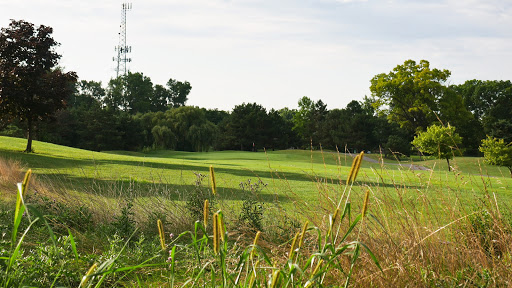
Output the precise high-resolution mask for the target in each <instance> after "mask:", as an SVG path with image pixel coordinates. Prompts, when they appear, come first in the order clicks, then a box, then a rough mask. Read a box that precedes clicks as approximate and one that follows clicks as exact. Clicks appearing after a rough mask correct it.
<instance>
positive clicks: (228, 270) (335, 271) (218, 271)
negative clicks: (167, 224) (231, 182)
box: [169, 154, 380, 287]
mask: <svg viewBox="0 0 512 288" xmlns="http://www.w3.org/2000/svg"><path fill="white" fill-rule="evenodd" d="M362 157H363V154H360V155H358V157H357V158H356V159H355V160H354V164H353V165H352V168H351V170H350V175H351V176H349V177H350V178H349V179H350V182H349V183H350V184H353V182H354V181H355V180H356V176H357V171H358V170H359V169H360V166H361V160H362ZM212 170H213V169H210V171H211V172H212ZM211 179H212V181H211V187H212V190H214V189H215V178H214V177H211ZM351 189H352V186H350V185H346V186H345V191H344V193H343V194H342V195H341V197H340V198H339V200H338V207H337V209H336V210H335V211H332V212H333V214H330V215H329V219H330V227H329V230H328V231H324V230H323V229H322V228H321V227H316V226H311V225H310V224H309V222H308V221H306V222H305V223H304V225H303V226H302V229H301V230H299V231H297V232H296V233H295V236H294V237H293V239H289V240H290V242H288V244H286V243H285V245H286V246H289V250H288V253H284V252H283V250H282V249H277V251H272V249H273V248H277V247H279V246H277V247H275V246H274V245H273V244H270V247H264V246H261V245H260V243H263V242H261V241H262V240H260V239H262V238H265V236H264V234H265V233H264V232H262V231H257V232H256V234H255V237H254V241H253V244H252V245H247V246H246V245H244V244H242V246H240V243H238V240H237V239H230V234H229V232H228V230H227V229H226V226H225V224H224V214H223V213H222V211H220V210H219V211H217V212H216V213H214V214H213V229H212V230H211V234H208V233H207V230H206V223H207V221H203V222H201V221H197V222H196V224H195V229H194V231H190V232H184V233H182V234H180V235H179V237H178V238H182V237H191V239H190V241H189V244H187V245H185V246H183V245H177V244H176V245H174V246H173V248H172V250H171V251H170V253H171V254H172V255H173V257H172V259H171V261H172V264H171V266H172V267H173V268H172V270H171V271H170V273H171V275H170V276H169V278H170V279H176V278H177V275H175V272H174V271H175V268H176V259H180V258H181V257H183V258H186V255H187V251H189V249H191V250H192V251H194V252H193V255H195V256H196V257H195V259H196V260H195V261H194V262H192V263H191V262H190V261H187V262H186V265H187V268H186V269H188V270H189V271H192V275H188V277H185V279H183V281H184V283H187V284H188V285H191V286H204V285H206V286H217V285H220V286H222V287H236V286H241V287H268V286H270V287H288V286H289V287H295V286H303V287H310V286H322V285H344V286H345V287H348V286H349V284H350V283H351V279H352V277H353V272H354V270H355V268H356V263H357V262H358V259H359V257H360V255H362V252H366V254H367V255H369V257H370V259H372V261H373V264H374V265H375V267H377V268H380V264H379V261H378V260H377V257H376V256H375V255H374V254H373V252H372V251H371V249H370V248H369V247H368V246H367V245H365V244H364V243H363V242H362V240H361V237H360V236H361V230H359V231H357V233H356V228H357V227H359V226H361V225H360V222H361V220H362V219H364V218H365V215H366V211H367V210H368V203H369V193H367V197H366V200H365V203H364V206H363V207H362V211H363V213H360V214H357V215H353V212H352V210H351V207H352V205H351V203H350V201H348V199H349V197H350V191H351ZM207 207H208V202H207V201H205V203H204V209H205V210H206V209H207ZM340 209H341V210H340ZM340 211H341V212H340ZM204 213H205V215H206V213H207V211H205V212H204ZM333 215H334V217H333ZM338 216H339V217H338ZM359 229H361V228H359ZM201 235H202V236H201ZM273 246H274V247H273ZM269 248H270V249H269ZM275 252H277V253H275ZM183 269H185V268H183ZM208 271H210V272H208ZM207 274H209V275H207ZM341 279H342V281H341ZM173 281H174V280H173Z"/></svg>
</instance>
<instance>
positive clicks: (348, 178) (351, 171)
mask: <svg viewBox="0 0 512 288" xmlns="http://www.w3.org/2000/svg"><path fill="white" fill-rule="evenodd" d="M358 160H359V154H358V155H357V156H356V157H355V158H354V160H353V161H352V166H350V172H348V177H347V185H349V184H350V182H352V178H353V176H354V173H355V169H356V166H357V162H358Z"/></svg>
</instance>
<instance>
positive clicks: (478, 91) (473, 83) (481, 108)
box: [450, 80, 512, 142]
mask: <svg viewBox="0 0 512 288" xmlns="http://www.w3.org/2000/svg"><path fill="white" fill-rule="evenodd" d="M450 88H451V89H452V90H454V91H456V92H457V93H458V94H460V95H461V96H462V98H463V99H464V103H465V104H466V106H467V107H468V109H469V110H470V111H471V112H472V113H473V115H474V116H475V119H476V120H479V121H480V123H481V124H479V125H473V127H475V126H477V128H480V132H481V134H480V135H478V137H474V138H477V139H478V140H480V139H483V138H484V137H485V134H487V135H490V136H493V137H496V138H503V139H504V141H505V142H512V82H511V81H510V80H507V81H482V80H469V81H466V82H465V83H464V84H461V85H452V86H450ZM482 127H483V129H482Z"/></svg>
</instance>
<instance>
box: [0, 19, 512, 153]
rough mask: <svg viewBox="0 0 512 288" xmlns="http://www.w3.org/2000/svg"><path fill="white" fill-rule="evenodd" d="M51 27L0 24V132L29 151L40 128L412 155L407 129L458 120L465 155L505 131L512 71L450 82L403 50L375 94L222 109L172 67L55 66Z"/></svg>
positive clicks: (123, 143)
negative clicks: (122, 70) (151, 70)
mask: <svg viewBox="0 0 512 288" xmlns="http://www.w3.org/2000/svg"><path fill="white" fill-rule="evenodd" d="M52 31H53V30H52V29H51V28H50V27H47V26H43V25H41V26H40V27H35V26H34V25H33V24H31V23H28V22H25V21H14V20H13V21H12V22H11V24H10V25H9V27H7V28H2V30H1V32H0V111H1V112H2V113H1V117H0V133H1V134H2V135H8V136H17V137H25V136H27V138H28V144H27V149H26V150H27V151H31V150H32V148H31V144H30V143H31V140H32V139H38V140H42V141H47V142H52V143H56V144H62V145H67V146H71V147H77V148H83V149H89V150H98V151H103V150H143V149H146V150H147V149H175V150H183V151H210V150H227V149H229V150H246V151H257V150H262V149H288V148H299V149H303V148H310V147H313V148H315V149H319V148H320V147H322V148H323V149H332V150H335V149H337V150H339V151H345V150H349V151H360V150H366V151H368V150H370V151H381V152H383V153H384V154H392V153H394V154H395V155H409V154H410V153H412V152H413V151H414V149H413V146H412V143H411V142H412V141H413V139H414V137H415V136H419V134H420V133H424V132H427V131H428V128H429V127H431V126H432V125H441V126H445V127H450V131H452V130H453V131H452V132H451V133H455V132H456V133H457V135H459V136H460V145H457V149H459V150H460V151H464V152H465V153H466V155H479V154H480V153H482V152H484V151H482V149H481V148H480V145H481V144H482V140H484V139H486V137H487V136H489V137H491V138H492V139H503V141H504V143H505V144H506V143H510V142H511V141H512V83H511V82H510V81H509V80H507V81H498V80H495V81H492V80H486V81H483V80H469V81H466V82H465V83H464V84H460V85H450V84H449V77H450V75H451V72H450V71H448V70H445V69H444V70H442V69H437V68H431V67H430V63H429V62H428V61H426V60H421V61H420V62H419V63H417V62H415V61H413V60H407V61H405V62H404V63H403V64H400V65H397V66H396V67H395V68H394V69H393V70H392V71H390V72H388V73H381V74H378V75H376V76H375V77H373V78H372V79H371V81H370V91H371V95H370V96H368V97H366V96H365V98H364V100H363V101H355V100H354V101H351V102H350V103H348V105H347V106H346V107H345V108H342V109H328V107H327V104H326V103H324V102H323V101H322V100H317V101H314V100H312V99H311V98H309V97H306V96H304V97H302V98H300V99H298V102H297V106H298V108H297V109H290V108H283V109H279V110H275V109H270V110H267V109H265V108H264V107H263V106H261V105H259V104H257V103H242V104H239V105H236V106H234V108H233V109H232V110H231V111H221V110H218V109H205V108H200V107H192V106H186V102H187V100H188V95H189V93H190V91H191V89H192V86H191V84H190V83H189V82H187V81H183V82H182V81H178V80H176V79H172V78H170V79H169V81H168V82H167V83H166V84H165V86H164V85H159V84H154V83H153V82H152V81H151V79H150V77H148V76H146V75H144V74H143V73H140V72H137V73H131V72H130V73H128V74H126V75H123V76H120V77H117V78H114V79H111V80H110V81H109V82H108V83H107V85H106V86H103V85H102V83H101V82H96V81H86V80H81V81H78V76H77V75H76V73H74V72H64V71H62V69H61V68H59V66H58V60H59V59H60V57H61V56H60V55H58V54H57V53H55V51H54V48H55V47H56V46H58V43H57V42H56V41H54V40H53V38H52V37H51V33H52ZM432 131H434V129H432ZM425 139H426V138H425ZM423 144H424V143H423ZM418 145H419V144H418ZM416 148H418V147H416ZM451 148H453V147H451ZM438 150H439V149H438ZM425 151H427V150H425Z"/></svg>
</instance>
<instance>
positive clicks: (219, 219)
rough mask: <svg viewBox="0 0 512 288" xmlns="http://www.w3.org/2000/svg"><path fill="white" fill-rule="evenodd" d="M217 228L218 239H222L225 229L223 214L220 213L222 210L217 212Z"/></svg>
mask: <svg viewBox="0 0 512 288" xmlns="http://www.w3.org/2000/svg"><path fill="white" fill-rule="evenodd" d="M217 229H219V236H220V239H221V240H222V241H224V240H225V239H224V234H225V232H226V229H225V227H224V214H222V211H218V212H217Z"/></svg>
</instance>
